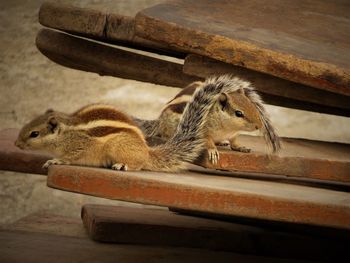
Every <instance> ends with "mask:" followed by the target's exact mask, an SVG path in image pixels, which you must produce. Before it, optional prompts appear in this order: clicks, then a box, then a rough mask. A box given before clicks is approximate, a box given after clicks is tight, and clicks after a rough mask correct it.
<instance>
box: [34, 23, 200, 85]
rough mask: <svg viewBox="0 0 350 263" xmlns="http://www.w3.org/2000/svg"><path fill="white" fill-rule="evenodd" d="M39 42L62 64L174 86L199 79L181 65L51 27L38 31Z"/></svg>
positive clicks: (37, 39) (47, 54)
mask: <svg viewBox="0 0 350 263" xmlns="http://www.w3.org/2000/svg"><path fill="white" fill-rule="evenodd" d="M36 45H37V47H38V49H39V50H40V51H41V52H42V53H43V54H44V55H45V56H47V57H48V58H50V59H51V60H53V61H54V62H56V63H58V64H60V65H63V66H66V67H70V68H73V69H78V70H83V71H88V72H95V73H98V74H100V75H102V76H104V75H106V76H114V77H121V78H127V79H134V80H140V81H145V82H151V83H156V84H160V85H167V86H175V87H184V86H186V85H187V84H189V83H191V82H193V81H196V80H198V79H199V78H198V77H192V76H188V75H186V74H184V73H183V72H182V67H183V65H182V64H178V63H174V62H169V61H165V60H161V59H157V58H153V57H149V56H145V55H140V54H137V53H133V52H129V51H125V50H122V49H118V48H113V47H111V46H107V45H103V44H100V43H96V42H92V41H88V40H85V39H82V38H78V37H74V36H71V35H68V34H65V33H60V32H56V31H53V30H50V29H42V30H40V31H39V33H38V35H37V38H36Z"/></svg>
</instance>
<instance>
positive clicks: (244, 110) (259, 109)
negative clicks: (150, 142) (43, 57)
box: [135, 75, 281, 164]
mask: <svg viewBox="0 0 350 263" xmlns="http://www.w3.org/2000/svg"><path fill="white" fill-rule="evenodd" d="M220 79H221V81H222V82H223V83H225V86H224V88H223V90H222V94H221V96H220V97H219V99H218V101H217V103H216V104H215V105H214V106H213V107H212V108H211V110H210V113H209V114H208V116H207V122H206V129H207V134H206V138H207V150H208V156H209V160H210V161H211V162H212V163H213V164H216V163H217V162H218V160H219V152H218V150H217V148H216V145H227V143H226V142H227V141H228V142H229V145H230V147H231V149H232V150H235V151H240V152H250V149H248V148H246V147H243V146H239V145H238V144H237V142H236V137H237V135H238V134H239V133H240V132H242V131H248V132H250V131H255V130H261V131H262V133H263V135H264V138H265V141H266V143H267V144H268V145H269V146H270V148H271V149H272V151H273V152H277V151H278V150H279V149H280V147H281V146H280V140H279V138H278V136H277V134H276V132H275V130H274V128H273V126H272V124H271V121H270V119H269V117H268V114H267V112H266V111H265V108H264V106H263V102H262V100H261V98H260V96H259V95H258V94H257V93H256V91H255V90H254V88H253V87H252V86H251V84H250V83H249V82H246V81H243V80H241V79H239V78H236V77H233V76H230V75H223V76H221V77H220ZM204 86H205V84H204V83H203V82H200V81H197V82H193V83H191V84H189V85H188V86H187V87H186V88H184V89H182V90H181V91H180V92H179V93H178V94H177V95H176V96H175V97H174V98H173V99H172V100H170V101H169V102H168V103H167V104H166V105H165V107H164V108H163V110H162V112H161V114H160V116H159V117H158V119H156V120H141V119H137V118H135V121H136V122H137V123H138V125H139V126H140V128H141V129H142V131H143V132H144V134H145V135H146V136H147V137H159V138H161V139H163V140H167V139H169V138H170V137H171V136H172V134H174V132H175V130H176V127H177V124H178V123H179V120H180V118H181V115H182V114H183V111H184V109H185V107H186V105H187V104H188V102H189V101H190V100H191V98H192V95H193V93H194V92H195V91H196V90H200V89H201V88H203V87H204Z"/></svg>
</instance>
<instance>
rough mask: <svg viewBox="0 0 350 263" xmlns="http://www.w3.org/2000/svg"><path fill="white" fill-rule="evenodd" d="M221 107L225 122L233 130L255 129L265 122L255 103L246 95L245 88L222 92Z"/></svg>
mask: <svg viewBox="0 0 350 263" xmlns="http://www.w3.org/2000/svg"><path fill="white" fill-rule="evenodd" d="M219 107H220V108H221V110H222V112H223V113H224V118H225V117H226V118H225V119H226V120H225V122H226V123H227V122H228V125H230V127H232V129H233V130H239V131H255V130H259V129H261V128H262V126H263V124H262V122H261V118H260V115H259V112H258V110H257V108H256V106H255V104H254V103H253V102H252V101H251V100H250V99H249V98H248V97H247V96H246V95H245V93H244V91H243V89H238V90H237V91H234V92H231V93H222V94H221V95H220V98H219Z"/></svg>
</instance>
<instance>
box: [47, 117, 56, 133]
mask: <svg viewBox="0 0 350 263" xmlns="http://www.w3.org/2000/svg"><path fill="white" fill-rule="evenodd" d="M47 128H48V130H49V131H50V132H52V133H55V131H56V130H57V129H58V121H57V119H56V117H55V116H51V117H50V118H49V120H48V121H47Z"/></svg>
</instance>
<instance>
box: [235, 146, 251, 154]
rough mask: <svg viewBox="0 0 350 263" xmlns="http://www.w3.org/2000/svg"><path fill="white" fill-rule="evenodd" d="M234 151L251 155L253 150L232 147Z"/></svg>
mask: <svg viewBox="0 0 350 263" xmlns="http://www.w3.org/2000/svg"><path fill="white" fill-rule="evenodd" d="M231 150H232V151H237V152H242V153H250V152H251V151H252V150H251V149H249V148H246V147H244V146H231Z"/></svg>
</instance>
